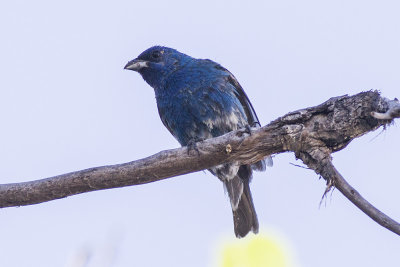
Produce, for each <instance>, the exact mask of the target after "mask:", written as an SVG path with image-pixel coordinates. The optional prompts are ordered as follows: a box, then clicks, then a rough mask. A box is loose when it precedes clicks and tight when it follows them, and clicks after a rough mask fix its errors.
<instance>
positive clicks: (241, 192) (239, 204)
mask: <svg viewBox="0 0 400 267" xmlns="http://www.w3.org/2000/svg"><path fill="white" fill-rule="evenodd" d="M249 169H250V168H249V166H245V165H243V166H241V170H239V172H238V174H237V175H235V177H233V178H232V179H230V180H225V181H224V184H225V187H226V189H227V191H228V195H229V198H230V200H231V206H232V213H233V224H234V228H235V235H236V237H238V238H241V237H244V236H246V235H247V234H248V233H249V232H250V231H253V233H255V234H256V233H258V219H257V214H256V210H255V208H254V204H253V198H252V197H251V192H250V186H249V182H250V179H249V178H250V177H251V170H249ZM243 172H245V173H246V176H245V177H243V178H245V179H243V178H241V176H243Z"/></svg>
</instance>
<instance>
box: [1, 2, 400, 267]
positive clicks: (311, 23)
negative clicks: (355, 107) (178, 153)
mask: <svg viewBox="0 0 400 267" xmlns="http://www.w3.org/2000/svg"><path fill="white" fill-rule="evenodd" d="M246 3H247V4H242V3H241V1H225V2H218V3H216V2H215V1H201V2H199V4H192V3H190V2H183V1H182V2H178V1H76V0H73V1H43V0H38V1H27V0H20V1H18V0H16V1H3V2H2V3H0V33H1V39H0V40H1V42H0V75H1V76H0V122H1V131H0V162H1V167H0V182H1V183H13V182H22V181H29V180H34V179H40V178H45V177H49V176H54V175H57V174H61V173H66V172H70V171H75V170H80V169H84V168H89V167H94V166H100V165H108V164H116V163H123V162H127V161H132V160H135V159H139V158H142V157H145V156H149V155H151V154H154V153H156V152H158V151H160V150H164V149H170V148H175V147H178V143H177V142H176V141H175V140H174V138H173V137H172V136H170V134H169V133H168V131H167V130H166V129H164V127H163V125H162V123H161V121H160V120H159V117H158V114H157V109H156V103H155V99H154V92H153V90H152V88H150V87H149V86H148V85H147V84H146V83H145V82H144V81H143V80H142V78H141V77H140V75H138V74H137V73H134V72H131V71H125V70H123V66H124V65H125V64H126V62H127V61H128V60H131V59H133V58H135V57H136V56H137V55H138V54H140V53H141V52H142V51H143V50H145V49H147V48H148V47H150V46H153V45H156V44H158V45H165V46H170V47H173V48H176V49H178V50H180V51H181V52H184V53H187V54H189V55H191V56H193V57H198V58H210V59H212V60H215V61H217V62H219V63H221V64H222V65H223V66H224V67H226V68H228V69H229V70H230V71H231V72H232V73H234V74H235V76H236V77H237V79H238V80H239V81H240V83H241V84H242V86H243V87H244V88H245V90H246V92H247V94H248V96H249V97H250V99H251V101H252V103H253V105H254V107H255V109H256V111H257V113H258V116H259V118H260V120H261V122H262V123H263V124H266V123H268V122H269V121H271V120H273V119H275V118H277V117H278V116H281V115H284V114H285V113H287V112H289V111H294V110H296V109H300V108H304V107H308V106H313V105H317V104H320V103H322V102H323V101H325V100H327V99H329V98H330V97H333V96H339V95H343V94H355V93H358V92H360V91H365V90H369V89H379V90H381V92H382V94H383V96H386V97H389V98H394V97H400V90H399V88H400V75H399V71H400V52H399V48H400V38H399V36H400V35H399V27H400V17H399V9H400V6H399V4H398V2H397V1H329V2H328V1H265V2H261V1H260V2H246ZM399 134H400V130H399V127H398V126H396V125H394V126H390V127H389V128H388V129H387V131H384V132H382V129H379V130H377V131H375V132H373V133H371V134H368V135H366V136H363V137H361V138H359V139H357V140H355V141H353V142H352V143H351V144H350V145H349V146H348V147H347V148H346V149H345V150H344V151H341V152H338V153H336V154H334V163H335V164H336V166H337V168H338V169H339V170H340V171H341V173H342V174H343V176H344V177H345V178H347V179H348V181H349V182H350V183H351V184H352V185H353V186H354V187H355V188H356V189H357V190H359V192H360V193H361V194H362V195H363V196H364V197H366V198H367V199H368V200H369V201H370V202H372V203H373V204H374V205H376V206H377V207H378V208H380V209H381V210H382V211H383V212H386V213H387V214H388V215H390V216H392V217H393V218H394V219H396V220H400V205H399V203H400V196H399V193H398V188H399V186H400V181H399V172H398V163H399V157H398V153H399V148H400V138H399V136H400V135H399ZM290 162H291V163H296V164H300V162H298V161H296V160H295V158H294V156H293V154H291V153H288V154H284V155H278V156H276V157H275V158H274V163H275V165H274V167H273V168H270V169H268V170H267V172H265V173H257V174H256V175H255V177H254V180H253V183H252V185H251V188H252V192H253V197H254V201H255V205H256V209H257V212H258V217H259V220H260V225H261V230H262V231H266V232H270V233H274V235H276V236H279V238H280V239H281V241H282V242H283V243H285V244H286V245H287V249H289V250H290V251H291V254H292V257H293V258H294V264H295V265H296V266H315V267H318V266H325V267H330V266H332V267H333V266H334V267H336V266H396V265H397V264H398V261H399V251H400V239H399V237H398V236H396V235H395V234H393V233H391V232H389V231H388V230H386V229H384V228H382V227H381V226H379V225H378V224H376V223H375V222H373V221H372V220H371V219H370V218H369V217H367V216H366V215H364V214H363V213H362V212H361V211H359V210H358V209H357V208H356V207H355V206H354V205H353V204H351V203H350V202H349V201H348V200H347V199H345V198H344V197H343V196H342V195H341V194H340V192H338V191H337V190H336V191H334V192H333V194H332V196H330V197H328V199H327V201H326V205H325V204H324V205H322V206H321V207H320V208H319V202H320V199H321V196H322V193H323V191H324V189H325V184H324V181H323V180H318V176H317V175H316V174H315V173H313V172H311V171H309V170H305V169H302V168H297V167H294V166H292V165H290V164H289V163H290ZM233 236H234V234H233V225H232V215H231V210H230V205H229V202H228V200H227V197H226V196H225V195H224V193H223V189H222V184H220V182H219V181H218V179H216V178H215V177H213V176H212V175H211V174H209V173H204V172H199V173H195V174H190V175H185V176H181V177H176V178H173V179H167V180H164V181H160V182H157V183H152V184H148V185H141V186H134V187H127V188H121V189H113V190H106V191H99V192H94V193H88V194H82V195H79V196H73V197H69V198H67V199H62V200H56V201H51V202H48V203H43V204H40V205H34V206H28V207H20V208H7V209H2V210H0V240H1V242H0V266H7V267H12V266H16V267H17V266H18V267H21V266H41V267H46V266H49V267H50V266H52V267H53V266H67V263H68V262H69V261H71V259H74V258H76V257H77V256H76V255H77V254H79V253H85V251H89V252H90V253H91V254H92V255H93V257H92V260H91V262H90V266H214V265H215V257H216V256H217V254H218V253H217V251H218V248H219V245H220V243H221V240H223V239H226V238H232V239H233ZM107 253H108V254H110V255H109V256H107V255H108V254H107ZM105 254H107V255H105ZM105 258H107V259H105ZM108 258H111V259H110V261H112V264H111V265H108V263H107V260H108ZM96 261H97V262H96Z"/></svg>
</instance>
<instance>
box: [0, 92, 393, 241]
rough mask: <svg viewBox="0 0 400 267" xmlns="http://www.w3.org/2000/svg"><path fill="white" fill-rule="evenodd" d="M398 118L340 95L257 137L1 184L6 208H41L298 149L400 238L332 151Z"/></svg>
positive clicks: (384, 106)
mask: <svg viewBox="0 0 400 267" xmlns="http://www.w3.org/2000/svg"><path fill="white" fill-rule="evenodd" d="M399 117H400V104H399V101H398V100H397V99H395V100H388V99H385V98H382V97H381V96H380V93H379V92H377V91H368V92H362V93H359V94H357V95H354V96H347V95H346V96H340V97H334V98H331V99H329V100H328V101H326V102H325V103H322V104H321V105H318V106H315V107H310V108H305V109H302V110H298V111H294V112H290V113H288V114H286V115H285V116H282V117H280V118H278V119H276V120H274V121H272V122H271V123H269V124H268V125H266V126H264V127H262V128H259V129H254V130H253V131H252V132H251V134H250V135H249V134H247V132H246V131H245V130H239V131H236V132H231V133H228V134H225V135H223V136H220V137H218V138H213V139H209V140H206V141H204V142H199V143H197V148H198V151H199V152H200V153H197V152H196V151H192V152H193V153H188V150H187V148H186V147H183V148H178V149H172V150H167V151H161V152H159V153H157V154H155V155H153V156H150V157H147V158H144V159H140V160H136V161H132V162H128V163H124V164H118V165H112V166H102V167H95V168H91V169H86V170H81V171H76V172H72V173H67V174H62V175H58V176H54V177H50V178H46V179H42V180H36V181H30V182H23V183H14V184H4V185H0V207H12V206H23V205H31V204H37V203H41V202H45V201H50V200H55V199H59V198H64V197H67V196H71V195H75V194H80V193H84V192H90V191H95V190H101V189H109V188H115V187H123V186H129V185H138V184H144V183H149V182H155V181H158V180H161V179H165V178H170V177H174V176H178V175H182V174H186V173H190V172H195V171H199V170H204V169H208V168H210V167H212V166H215V165H218V164H221V163H224V162H232V161H240V162H242V163H246V164H247V163H254V162H256V161H258V160H260V159H262V158H264V157H265V156H267V155H271V154H278V153H282V152H288V151H292V152H294V153H295V155H296V157H297V158H299V159H301V160H303V162H304V163H305V164H306V165H307V166H308V167H310V168H312V169H313V170H315V172H316V173H317V174H319V175H321V176H322V177H323V178H324V179H325V180H326V181H327V184H328V190H329V189H330V188H331V187H332V186H334V187H336V188H338V189H339V190H340V191H341V192H342V193H343V194H344V195H345V196H346V197H347V198H348V199H349V200H350V201H352V202H353V203H354V204H355V205H356V206H357V207H359V208H360V209H361V210H363V211H364V212H365V213H366V214H367V215H368V216H370V217H371V218H372V219H374V220H375V221H377V222H378V223H380V224H381V225H383V226H384V227H386V228H388V229H389V230H391V231H393V232H395V233H397V234H399V235H400V225H399V224H398V223H397V222H395V221H393V220H392V219H390V218H389V217H387V216H386V215H384V214H383V213H381V212H380V211H379V210H377V209H376V208H374V207H373V206H372V205H371V204H369V203H368V202H367V201H366V200H364V199H363V198H362V197H361V195H360V194H359V193H358V192H357V191H356V190H355V189H353V188H351V186H350V185H348V184H347V182H346V181H345V180H344V179H343V177H342V176H341V175H340V173H339V172H338V171H337V170H336V169H335V167H334V166H333V164H332V162H331V157H330V154H331V153H333V152H336V151H339V150H341V149H343V148H345V147H346V146H347V145H348V144H349V143H350V142H351V141H352V140H353V139H354V138H357V137H360V136H362V135H364V134H366V133H368V132H371V131H374V130H376V129H377V128H379V127H381V126H385V125H388V124H390V123H392V122H393V120H394V119H395V118H399Z"/></svg>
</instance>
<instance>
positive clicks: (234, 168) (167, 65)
mask: <svg viewBox="0 0 400 267" xmlns="http://www.w3.org/2000/svg"><path fill="white" fill-rule="evenodd" d="M125 69H130V70H135V71H137V72H139V73H140V74H141V75H142V77H143V79H144V80H145V81H146V82H147V83H148V84H149V85H150V86H151V87H153V88H154V92H155V95H156V100H157V107H158V112H159V114H160V118H161V120H162V122H163V124H164V125H165V126H166V127H167V129H168V130H169V131H170V132H171V134H172V135H173V136H174V137H175V138H176V139H177V140H178V141H179V143H180V144H181V145H182V146H186V145H188V144H192V143H193V142H197V141H201V140H205V139H208V138H212V137H216V136H220V135H222V134H225V133H227V132H230V131H233V130H237V129H240V128H244V127H246V126H251V127H255V126H259V125H260V124H259V121H258V118H257V115H256V113H255V111H254V109H253V107H252V105H251V103H250V101H249V99H248V97H247V96H246V94H245V92H244V91H243V89H242V87H241V86H240V84H239V83H238V81H237V80H236V78H235V77H234V76H233V75H232V74H231V73H230V72H229V71H228V70H226V69H225V68H223V67H222V66H221V65H219V64H218V63H215V62H213V61H211V60H208V59H195V58H192V57H190V56H188V55H185V54H183V53H180V52H178V51H177V50H175V49H172V48H167V47H161V46H154V47H151V48H149V49H147V50H146V51H144V52H143V53H142V54H140V55H139V56H138V57H137V58H136V59H134V60H132V61H130V62H128V64H127V65H126V66H125ZM268 160H269V161H270V158H269V159H268ZM252 169H256V170H261V171H263V170H265V163H264V161H260V162H258V163H256V164H254V165H252V166H249V165H239V164H238V163H237V164H235V163H230V164H224V165H220V166H216V167H213V168H211V169H210V170H209V171H210V172H211V173H212V174H214V175H216V176H217V177H218V178H219V179H220V180H221V181H222V182H223V183H224V186H225V188H226V189H227V192H228V194H229V198H230V200H231V205H232V211H233V217H234V226H235V234H236V236H238V237H243V236H245V235H246V234H247V233H248V232H249V231H250V230H252V231H253V232H255V233H257V232H258V220H257V215H256V212H255V210H254V206H253V201H252V197H251V193H250V188H249V182H250V180H251V177H252Z"/></svg>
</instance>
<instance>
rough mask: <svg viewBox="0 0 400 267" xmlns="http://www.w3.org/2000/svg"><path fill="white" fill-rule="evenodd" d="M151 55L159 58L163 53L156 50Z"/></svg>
mask: <svg viewBox="0 0 400 267" xmlns="http://www.w3.org/2000/svg"><path fill="white" fill-rule="evenodd" d="M151 56H152V57H153V58H154V59H157V58H159V57H160V56H161V53H160V51H154V52H153V53H152V54H151Z"/></svg>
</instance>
